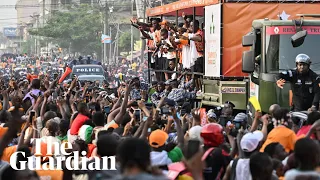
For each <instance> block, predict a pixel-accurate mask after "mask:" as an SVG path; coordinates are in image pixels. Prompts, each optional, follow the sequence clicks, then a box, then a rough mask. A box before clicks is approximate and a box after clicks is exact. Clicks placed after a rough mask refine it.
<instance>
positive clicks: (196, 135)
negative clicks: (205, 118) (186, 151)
mask: <svg viewBox="0 0 320 180" xmlns="http://www.w3.org/2000/svg"><path fill="white" fill-rule="evenodd" d="M201 130H202V127H201V126H199V125H198V126H193V127H192V128H190V130H189V138H190V139H197V140H199V141H200V142H202V138H201Z"/></svg>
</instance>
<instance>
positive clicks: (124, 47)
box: [119, 32, 131, 52]
mask: <svg viewBox="0 0 320 180" xmlns="http://www.w3.org/2000/svg"><path fill="white" fill-rule="evenodd" d="M119 49H121V51H124V52H129V51H130V49H131V34H130V32H124V33H123V34H121V36H120V38H119Z"/></svg>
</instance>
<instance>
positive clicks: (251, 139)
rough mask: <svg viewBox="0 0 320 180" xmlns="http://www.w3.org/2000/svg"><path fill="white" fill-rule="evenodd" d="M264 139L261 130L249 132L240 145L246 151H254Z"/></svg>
mask: <svg viewBox="0 0 320 180" xmlns="http://www.w3.org/2000/svg"><path fill="white" fill-rule="evenodd" d="M262 139H263V133H262V132H261V131H254V132H253V133H252V132H249V133H247V134H245V135H244V136H243V137H242V139H241V141H240V147H241V149H242V150H243V151H244V152H253V151H254V150H256V149H257V147H258V145H259V143H260V141H261V140H262Z"/></svg>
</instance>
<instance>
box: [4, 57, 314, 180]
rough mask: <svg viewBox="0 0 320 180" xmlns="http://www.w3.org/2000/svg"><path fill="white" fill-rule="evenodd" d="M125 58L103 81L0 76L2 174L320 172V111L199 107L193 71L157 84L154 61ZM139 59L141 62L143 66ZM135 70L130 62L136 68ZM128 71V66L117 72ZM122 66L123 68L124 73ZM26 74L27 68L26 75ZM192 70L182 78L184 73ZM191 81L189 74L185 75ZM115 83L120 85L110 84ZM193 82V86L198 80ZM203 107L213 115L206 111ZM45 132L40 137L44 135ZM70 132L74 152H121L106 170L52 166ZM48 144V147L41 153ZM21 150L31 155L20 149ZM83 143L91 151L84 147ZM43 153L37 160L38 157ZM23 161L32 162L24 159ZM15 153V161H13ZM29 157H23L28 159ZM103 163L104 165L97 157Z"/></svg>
mask: <svg viewBox="0 0 320 180" xmlns="http://www.w3.org/2000/svg"><path fill="white" fill-rule="evenodd" d="M134 63H135V62H131V63H128V62H125V61H124V62H123V63H122V65H121V67H119V68H122V69H125V71H127V74H123V75H122V74H121V73H120V72H123V71H122V70H120V71H117V69H116V67H110V69H111V71H110V72H109V73H111V74H113V75H114V78H112V80H111V79H109V80H107V81H105V82H104V83H103V85H102V86H100V85H97V84H95V82H93V83H90V82H79V80H78V79H77V77H75V78H73V79H72V80H71V81H67V82H66V81H65V82H63V83H58V80H59V76H60V75H61V74H60V75H58V76H56V77H54V78H52V77H51V76H49V74H47V75H38V76H36V75H35V76H31V77H32V78H30V75H29V78H25V79H21V78H14V77H15V76H14V75H12V77H10V78H9V79H8V80H4V79H1V81H0V83H1V85H0V87H1V96H0V99H1V106H0V108H1V113H0V121H1V127H0V137H1V139H0V155H1V161H0V177H1V178H2V179H13V180H14V179H19V180H20V179H52V180H60V179H90V180H91V179H146V180H147V179H148V180H149V179H195V180H200V179H205V180H207V179H208V180H209V179H224V180H229V179H238V180H239V179H246V180H247V179H253V180H260V179H265V180H271V179H286V180H300V179H319V178H320V175H319V172H320V171H319V165H320V147H319V140H320V120H319V119H320V113H319V112H318V111H310V112H308V113H306V114H303V113H298V114H297V113H291V112H289V111H288V110H286V109H284V108H281V107H280V106H279V105H272V106H271V107H270V112H269V113H268V114H265V115H262V114H261V112H256V113H255V115H254V119H253V122H252V124H249V120H248V116H247V115H246V114H245V113H238V114H234V108H236V107H235V106H234V104H233V103H232V102H226V103H225V104H224V105H223V107H218V108H215V109H211V110H209V111H207V112H206V111H203V109H202V108H199V107H193V106H194V104H193V103H192V101H190V100H189V99H192V98H193V97H194V91H191V90H190V91H189V89H190V88H191V87H192V86H193V84H194V82H193V80H192V77H190V75H187V74H183V75H181V77H178V78H177V79H172V80H170V81H165V82H163V81H158V82H157V81H155V82H152V83H151V84H149V83H148V82H147V81H145V79H144V78H143V76H142V74H143V68H141V67H145V66H146V64H139V65H133V64H134ZM138 66H139V68H137V67H138ZM129 71H130V72H129ZM119 73H120V75H119ZM116 75H117V76H116ZM26 76H28V74H27V75H26ZM182 78H185V79H190V80H189V81H182V80H180V79H182ZM181 82H183V83H181ZM112 84H113V85H112ZM191 89H192V88H191ZM203 117H205V119H203ZM37 142H40V143H38V144H37ZM65 142H68V143H71V144H72V149H70V148H67V147H66V148H65V150H64V151H66V152H67V151H68V152H69V155H65V157H66V158H67V157H68V156H74V155H75V154H80V156H81V157H83V158H84V157H85V158H87V159H88V161H85V162H82V161H84V160H83V159H82V158H81V159H73V161H72V164H73V165H74V166H75V165H76V164H80V166H81V167H86V166H89V167H90V163H92V162H95V161H96V159H103V158H104V157H111V156H115V157H116V168H115V169H110V168H111V165H110V164H108V165H105V164H104V163H105V162H104V161H99V166H101V167H102V166H104V165H105V166H107V167H109V169H108V170H99V169H95V170H88V169H85V168H84V169H81V168H80V169H73V170H70V168H67V167H66V166H65V164H64V162H62V165H61V167H62V168H61V169H59V168H58V167H59V165H58V163H54V167H55V169H49V170H48V169H46V168H45V167H46V166H48V164H50V157H53V158H55V159H58V158H59V157H60V156H59V155H61V153H60V150H58V151H59V152H57V150H56V149H54V150H53V152H52V153H51V154H50V153H47V152H49V149H48V145H50V144H55V143H58V144H60V145H64V143H65ZM39 144H40V147H39V148H40V150H41V153H36V149H37V145H39ZM15 152H24V153H25V154H24V155H17V156H15V154H14V153H15ZM82 152H85V153H83V154H82ZM39 157H40V158H41V162H40V161H39V162H40V163H41V164H42V166H41V168H40V169H39V167H38V168H37V169H36V170H35V171H33V170H34V169H35V166H36V163H33V162H34V161H33V159H37V158H39ZM22 162H28V163H26V164H25V166H23V165H22V164H23V163H22ZM12 163H16V167H17V168H19V169H21V168H22V167H25V168H24V169H22V170H16V169H14V168H13V165H12ZM21 163H22V164H21ZM96 166H98V165H97V164H96Z"/></svg>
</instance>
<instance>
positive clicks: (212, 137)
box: [201, 123, 224, 147]
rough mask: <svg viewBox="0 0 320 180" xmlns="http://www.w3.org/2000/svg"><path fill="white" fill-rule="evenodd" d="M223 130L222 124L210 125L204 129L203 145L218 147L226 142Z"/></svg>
mask: <svg viewBox="0 0 320 180" xmlns="http://www.w3.org/2000/svg"><path fill="white" fill-rule="evenodd" d="M222 131H223V128H222V126H221V125H220V124H217V123H209V124H206V125H205V126H203V127H202V130H201V137H202V138H203V144H204V145H205V146H209V147H218V146H220V145H221V144H222V143H223V142H224V136H223V132H222Z"/></svg>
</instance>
